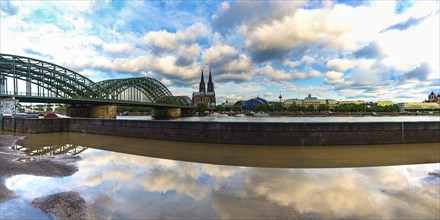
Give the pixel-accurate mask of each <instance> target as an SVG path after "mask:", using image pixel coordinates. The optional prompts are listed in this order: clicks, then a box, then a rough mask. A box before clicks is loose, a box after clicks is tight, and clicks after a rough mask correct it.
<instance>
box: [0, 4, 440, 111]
mask: <svg viewBox="0 0 440 220" xmlns="http://www.w3.org/2000/svg"><path fill="white" fill-rule="evenodd" d="M0 6H1V8H0V13H1V15H0V28H1V29H0V30H1V31H0V52H1V53H6V54H15V55H22V56H28V57H32V58H36V59H41V60H44V61H48V62H52V63H55V64H58V65H61V66H63V67H66V68H68V69H71V70H73V71H76V72H78V73H80V74H82V75H84V76H86V77H88V78H90V79H91V80H93V81H95V82H98V81H101V80H106V79H114V78H128V77H140V76H145V77H152V78H155V79H157V80H159V81H161V82H162V83H163V84H164V85H165V86H167V87H168V89H169V90H170V91H171V92H172V94H173V95H185V96H189V97H191V96H192V92H194V91H198V83H199V82H200V75H201V71H202V70H203V71H204V73H205V79H207V73H208V72H209V70H210V69H211V71H212V78H213V81H214V83H215V92H216V97H217V104H220V103H222V102H225V101H226V100H228V101H238V100H246V99H249V98H253V97H256V96H259V97H262V98H265V99H266V100H268V101H276V100H279V99H278V96H279V95H280V93H281V95H282V96H283V99H291V98H304V97H305V96H307V95H308V94H312V96H316V97H318V98H322V99H336V100H365V101H380V100H389V101H393V102H396V103H397V102H409V101H417V102H420V101H423V100H425V99H427V98H428V95H429V93H431V91H433V92H434V93H436V94H439V93H440V64H439V60H440V56H439V50H440V49H439V48H440V45H439V41H440V40H439V39H440V34H439V32H440V31H439V29H440V28H439V27H440V24H439V23H440V18H439V10H440V3H439V1H436V0H424V1H400V0H398V1H392V0H387V1H361V0H357V1H345V0H336V1H299V0H297V1H115V0H113V1H111V0H108V1H8V0H3V1H1V2H0Z"/></svg>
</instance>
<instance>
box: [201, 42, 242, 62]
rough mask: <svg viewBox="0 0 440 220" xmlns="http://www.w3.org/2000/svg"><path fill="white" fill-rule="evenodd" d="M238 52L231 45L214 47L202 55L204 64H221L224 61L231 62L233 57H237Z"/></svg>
mask: <svg viewBox="0 0 440 220" xmlns="http://www.w3.org/2000/svg"><path fill="white" fill-rule="evenodd" d="M236 55H237V51H236V50H235V48H233V47H231V46H229V45H214V46H212V47H210V48H208V49H207V50H205V51H204V52H203V54H202V59H203V62H204V63H206V64H210V63H216V62H221V61H222V60H224V59H227V60H229V59H230V58H231V57H235V56H236Z"/></svg>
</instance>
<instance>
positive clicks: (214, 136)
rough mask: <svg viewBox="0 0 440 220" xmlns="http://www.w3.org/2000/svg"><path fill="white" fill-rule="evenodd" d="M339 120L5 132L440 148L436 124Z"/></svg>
mask: <svg viewBox="0 0 440 220" xmlns="http://www.w3.org/2000/svg"><path fill="white" fill-rule="evenodd" d="M226 118H229V117H226ZM231 118H232V117H231ZM253 118H258V117H253ZM261 118H263V117H261ZM269 118H276V117H269ZM353 118H357V119H358V118H359V117H353ZM362 118H365V117H362ZM370 118H376V117H370ZM384 118H386V117H384ZM388 118H389V117H388ZM431 118H432V117H431ZM279 119H282V118H279ZM338 120H339V121H337V122H335V121H330V120H326V121H325V122H319V121H315V122H285V121H284V119H283V120H282V121H280V122H264V121H178V120H122V119H121V120H120V119H118V120H113V119H91V118H58V119H28V118H15V119H12V118H4V119H3V130H6V131H15V132H21V133H51V132H69V131H70V132H81V133H89V134H101V135H111V136H121V137H134V138H145V139H157V140H168V141H184V142H199V143H217V144H245V145H284V146H331V145H370V144H409V143H440V121H438V119H437V120H435V121H432V120H427V121H380V120H373V121H359V120H357V121H352V120H351V119H350V118H349V117H346V118H342V117H341V118H338Z"/></svg>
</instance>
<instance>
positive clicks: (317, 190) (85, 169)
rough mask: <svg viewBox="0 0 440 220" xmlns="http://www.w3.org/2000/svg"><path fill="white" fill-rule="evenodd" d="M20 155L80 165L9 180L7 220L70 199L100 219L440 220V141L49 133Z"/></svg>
mask: <svg viewBox="0 0 440 220" xmlns="http://www.w3.org/2000/svg"><path fill="white" fill-rule="evenodd" d="M61 147H63V148H62V149H63V150H62V151H61V150H60V149H61ZM15 148H16V149H21V151H23V152H24V153H23V158H28V159H29V158H31V159H36V160H38V159H42V158H47V157H57V152H63V153H67V154H73V155H75V156H79V157H80V158H81V160H79V161H78V162H77V165H78V172H76V173H75V174H73V175H72V176H68V177H64V178H53V177H40V176H31V175H16V176H13V177H10V178H9V179H7V180H6V186H7V187H8V188H9V189H11V190H13V191H14V192H15V193H16V194H18V195H19V196H20V197H19V198H17V199H13V200H10V201H7V202H5V203H3V204H1V213H2V215H1V218H2V219H37V218H38V219H53V217H52V216H50V215H48V214H46V213H43V212H40V211H38V210H36V209H33V208H31V207H29V203H30V202H31V201H32V200H34V199H35V198H38V197H42V196H48V195H51V194H54V193H59V192H64V191H75V192H79V193H80V195H81V197H82V198H84V200H85V201H86V203H87V207H88V210H89V212H91V213H93V216H95V217H96V218H99V219H108V218H111V219H304V218H307V219H367V218H368V219H438V218H440V144H438V143H434V144H412V145H409V144H407V145H374V146H327V147H286V146H249V145H221V144H202V143H183V142H171V141H159V140H145V139H136V138H124V137H110V136H101V135H92V134H82V133H50V134H38V135H29V136H28V138H26V139H24V140H22V141H19V142H17V146H15ZM42 148H44V149H46V150H45V151H39V150H38V149H42ZM47 149H52V151H50V150H49V151H48V150H47ZM39 152H45V154H46V156H45V155H41V154H39ZM47 152H51V153H47ZM25 153H26V154H27V155H28V156H25ZM23 161H26V160H23Z"/></svg>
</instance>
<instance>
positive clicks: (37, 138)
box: [15, 132, 440, 168]
mask: <svg viewBox="0 0 440 220" xmlns="http://www.w3.org/2000/svg"><path fill="white" fill-rule="evenodd" d="M15 135H23V136H27V138H25V139H24V140H21V141H18V142H17V148H20V149H22V151H23V152H24V153H25V154H27V155H29V156H32V154H33V155H34V156H35V155H42V154H45V155H54V154H63V153H66V154H70V155H79V156H81V152H83V151H85V150H87V148H95V149H101V150H107V151H113V152H120V153H127V154H133V155H140V156H146V157H154V158H163V159H171V160H179V161H189V162H198V163H209V164H219V165H231V166H248V167H272V168H343V167H371V166H390V165H406V164H423V163H438V162H440V143H422V144H388V145H356V146H354V145H342V146H260V145H233V144H208V143H190V142H176V141H161V140H150V139H138V138H128V137H115V136H104V135H94V134H83V133H75V132H63V133H43V134H20V133H15Z"/></svg>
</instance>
